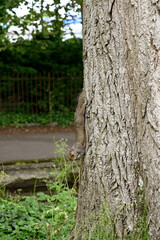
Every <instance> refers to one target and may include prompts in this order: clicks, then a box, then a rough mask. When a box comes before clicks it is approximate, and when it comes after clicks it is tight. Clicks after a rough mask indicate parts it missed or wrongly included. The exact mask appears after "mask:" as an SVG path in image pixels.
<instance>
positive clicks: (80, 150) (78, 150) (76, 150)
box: [70, 144, 84, 160]
mask: <svg viewBox="0 0 160 240" xmlns="http://www.w3.org/2000/svg"><path fill="white" fill-rule="evenodd" d="M70 155H71V158H72V160H76V159H79V158H81V157H82V156H83V155H84V147H82V146H80V145H79V144H74V145H73V146H72V148H71V149H70Z"/></svg>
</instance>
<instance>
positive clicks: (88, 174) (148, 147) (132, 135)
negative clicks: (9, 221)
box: [68, 0, 160, 240]
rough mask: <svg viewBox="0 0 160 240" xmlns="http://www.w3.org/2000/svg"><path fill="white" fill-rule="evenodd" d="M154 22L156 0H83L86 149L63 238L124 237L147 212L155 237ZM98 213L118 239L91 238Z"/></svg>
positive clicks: (158, 41)
mask: <svg viewBox="0 0 160 240" xmlns="http://www.w3.org/2000/svg"><path fill="white" fill-rule="evenodd" d="M159 24H160V2H159V1H158V0H153V1H150V0H145V1H138V0H131V1H129V0H127V1H124V0H119V1H115V0H110V1H106V0H99V1H94V0H84V5H83V41H84V42H83V43H84V46H83V51H84V52H83V56H84V90H85V95H86V112H85V132H86V152H85V157H84V160H82V163H81V180H80V187H79V194H78V206H77V212H76V220H75V225H74V227H73V229H72V231H71V233H70V235H69V236H68V239H74V240H75V239H76V240H77V239H127V236H129V235H130V236H132V233H133V232H134V231H136V230H137V232H138V228H139V224H140V220H142V216H141V214H142V212H143V213H144V211H145V209H147V219H146V224H148V225H149V235H150V238H149V239H151V240H157V239H160V228H159V223H160V201H159V200H160V186H159V180H160V169H159V166H160V163H159V159H160V150H159V149H160V81H159V76H160V61H159V57H160V51H159V50H160V30H159ZM145 201H146V204H145ZM102 214H103V221H104V225H102V224H101V231H102V232H104V233H105V234H106V235H105V236H107V234H108V233H106V232H105V229H106V228H107V226H108V225H107V224H110V222H109V221H110V219H112V225H114V229H113V230H114V231H115V234H116V235H117V236H119V238H112V237H110V238H107V237H103V238H102V237H101V238H94V237H93V235H92V233H95V232H96V229H97V228H98V227H97V224H98V223H99V221H100V218H101V216H102ZM143 216H144V215H143ZM109 231H110V234H111V235H112V232H111V225H109V227H108V232H109ZM140 231H141V230H139V232H140ZM111 235H110V236H111ZM112 236H113V235H112ZM128 239H143V238H142V236H141V237H139V238H138V237H137V238H136V237H135V238H128ZM145 239H146V238H145Z"/></svg>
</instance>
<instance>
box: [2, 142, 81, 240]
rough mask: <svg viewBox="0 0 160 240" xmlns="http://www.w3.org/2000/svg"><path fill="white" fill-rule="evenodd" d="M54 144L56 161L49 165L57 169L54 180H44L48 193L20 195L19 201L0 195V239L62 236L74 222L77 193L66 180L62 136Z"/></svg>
mask: <svg viewBox="0 0 160 240" xmlns="http://www.w3.org/2000/svg"><path fill="white" fill-rule="evenodd" d="M56 146H57V150H56V152H57V154H58V156H59V157H60V158H59V159H60V164H59V165H58V166H57V167H56V165H53V168H57V170H61V171H60V173H58V174H56V176H55V177H56V178H55V181H54V182H53V181H47V182H46V183H47V186H48V190H49V192H50V194H45V193H42V192H40V193H34V194H33V196H24V197H21V200H20V199H18V200H17V198H16V199H15V198H14V199H13V198H12V199H10V198H8V199H6V198H4V197H1V198H0V213H1V214H0V239H3V240H24V239H25V240H27V239H28V240H31V239H32V240H41V239H42V240H47V239H48V240H57V239H58V240H64V239H66V236H67V235H68V233H69V231H70V230H71V229H72V226H73V223H74V217H75V210H76V205H77V197H76V195H77V193H76V191H75V188H74V187H72V188H69V187H68V183H67V176H66V168H68V167H66V165H67V163H66V162H65V148H66V147H67V145H66V141H64V140H63V139H62V140H60V141H59V142H56ZM58 162H59V161H57V163H58ZM62 162H63V166H62ZM70 168H71V167H70ZM51 174H53V172H51ZM2 178H3V176H2ZM1 195H2V194H1ZM3 195H4V194H3Z"/></svg>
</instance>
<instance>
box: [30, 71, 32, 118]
mask: <svg viewBox="0 0 160 240" xmlns="http://www.w3.org/2000/svg"><path fill="white" fill-rule="evenodd" d="M30 84H31V91H30V97H31V98H30V100H31V111H32V119H33V75H32V74H31V75H30Z"/></svg>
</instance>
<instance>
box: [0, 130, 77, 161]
mask: <svg viewBox="0 0 160 240" xmlns="http://www.w3.org/2000/svg"><path fill="white" fill-rule="evenodd" d="M62 138H63V139H67V144H68V147H67V148H69V147H71V146H72V145H73V143H74V141H75V135H74V131H69V132H65V131H64V132H62V131H60V132H54V133H43V134H39V133H37V134H29V135H1V136H0V164H1V163H12V162H17V161H18V162H19V161H35V160H48V159H53V158H55V157H56V156H55V150H56V146H55V141H59V140H61V139H62ZM54 139H55V141H54Z"/></svg>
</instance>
